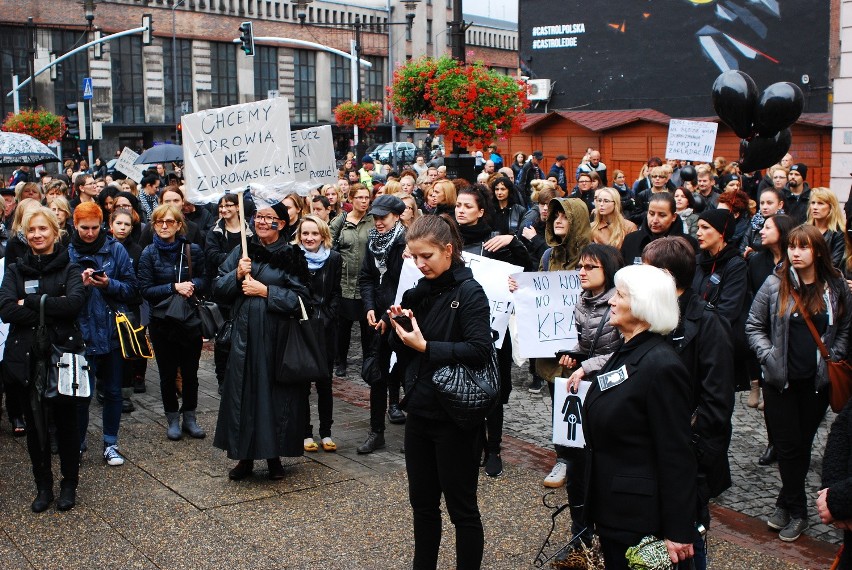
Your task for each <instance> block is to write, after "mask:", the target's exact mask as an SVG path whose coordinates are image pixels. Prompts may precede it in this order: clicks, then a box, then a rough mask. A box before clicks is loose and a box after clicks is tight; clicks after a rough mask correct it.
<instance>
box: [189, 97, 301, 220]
mask: <svg viewBox="0 0 852 570" xmlns="http://www.w3.org/2000/svg"><path fill="white" fill-rule="evenodd" d="M181 124H182V129H183V159H184V176H185V178H186V186H187V198H188V199H189V201H191V202H193V203H195V204H203V203H209V202H216V201H217V200H218V199H219V198H220V197H221V196H222V194H224V193H225V192H226V191H229V190H238V189H242V188H245V187H247V186H249V185H251V186H252V187H253V193H254V194H255V195H256V196H257V195H258V194H261V193H262V192H261V191H260V190H261V189H263V190H265V192H266V193H268V194H270V195H280V196H281V197H283V196H284V194H286V193H287V192H288V191H289V189H291V188H292V187H293V186H294V185H295V183H296V171H297V170H300V171H302V170H304V169H305V168H307V166H306V164H307V162H306V160H305V159H304V157H302V158H301V159H299V160H295V159H294V157H293V141H292V137H291V132H290V106H289V104H288V102H287V98H286V97H278V98H276V99H264V100H263V101H257V102H255V103H245V104H242V105H232V106H230V107H222V108H219V109H208V110H205V111H200V112H198V113H192V114H190V115H184V116H183V117H182V118H181ZM255 187H257V188H258V190H255ZM267 201H268V202H272V201H273V200H267Z"/></svg>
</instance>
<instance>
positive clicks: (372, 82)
mask: <svg viewBox="0 0 852 570" xmlns="http://www.w3.org/2000/svg"><path fill="white" fill-rule="evenodd" d="M364 59H366V60H367V61H369V62H370V63H372V64H373V67H369V68H367V70H366V77H365V81H364V88H365V89H364V101H375V102H377V103H381V102H382V101H384V100H385V58H383V57H378V56H375V55H368V56H366V57H365V58H364Z"/></svg>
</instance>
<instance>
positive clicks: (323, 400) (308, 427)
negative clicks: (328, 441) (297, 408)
mask: <svg viewBox="0 0 852 570" xmlns="http://www.w3.org/2000/svg"><path fill="white" fill-rule="evenodd" d="M311 384H314V385H315V386H316V387H317V413H318V414H319V436H320V439H322V438H324V437H331V424H333V423H334V420H333V419H332V415H333V411H334V398H333V397H332V395H331V376H329V377H328V378H323V379H322V380H317V381H316V382H305V408H304V409H305V438H308V437H313V436H314V426H313V425H312V424H311V406H310V403H309V401H308V399H309V398H310V395H311Z"/></svg>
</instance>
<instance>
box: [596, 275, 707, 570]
mask: <svg viewBox="0 0 852 570" xmlns="http://www.w3.org/2000/svg"><path fill="white" fill-rule="evenodd" d="M609 304H610V317H609V324H611V325H612V326H614V327H615V328H617V329H618V330H619V331H620V332H621V335H622V336H623V337H624V343H623V344H622V345H621V347H619V348H618V349H617V350H616V352H615V353H614V354H613V356H612V358H610V359H609V361H607V363H606V365H604V367H603V368H602V369H601V370H600V372H599V373H598V375H597V377H596V378H595V380H594V381H593V382H592V385H591V387H590V388H589V391H588V393H587V394H586V401H585V405H584V408H583V413H584V418H583V433H584V435H585V438H586V450H587V462H588V480H587V488H588V490H587V492H586V503H585V515H586V521H587V522H588V523H590V524H593V525H594V528H595V532H596V534H597V535H598V536H599V537H600V539H601V548H602V550H603V555H604V560H605V561H606V567H607V570H620V569H624V570H626V569H627V568H628V566H627V559H626V558H625V556H624V555H625V552H626V551H627V549H628V548H630V547H631V546H633V545H636V544H637V543H639V541H640V540H642V538H644V537H646V536H649V535H653V536H655V537H657V538H659V539H664V540H665V545H666V549H667V550H668V554H669V557H670V558H671V560H672V562H673V563H677V562H680V561H683V560H686V559H688V558H690V557H692V555H693V546H692V542H693V539H694V535H695V526H694V524H695V508H694V506H695V505H696V504H697V503H696V501H697V499H696V484H695V481H696V461H695V455H694V453H693V451H692V444H691V429H690V414H691V410H692V408H691V407H690V403H691V395H692V386H691V383H690V378H689V372H688V371H687V369H686V367H685V366H684V365H683V363H682V362H681V360H680V358H678V355H677V353H676V352H675V351H674V349H673V348H672V347H671V345H670V344H669V343H668V342H666V339H665V336H663V335H666V334H668V333H669V332H671V331H672V330H673V329H674V328H675V327H676V326H677V324H678V302H677V293H676V290H675V282H674V279H672V277H671V276H670V275H669V274H667V273H665V272H664V271H663V270H661V269H657V268H656V267H651V266H650V265H632V266H628V267H625V268H623V269H621V270H619V271H618V273H616V274H615V294H614V295H613V296H612V298H611V299H610V301H609Z"/></svg>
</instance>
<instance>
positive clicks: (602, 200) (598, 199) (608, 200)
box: [595, 198, 615, 204]
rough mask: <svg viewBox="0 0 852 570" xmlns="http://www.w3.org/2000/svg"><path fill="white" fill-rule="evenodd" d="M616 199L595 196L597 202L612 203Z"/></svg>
mask: <svg viewBox="0 0 852 570" xmlns="http://www.w3.org/2000/svg"><path fill="white" fill-rule="evenodd" d="M613 202H615V200H610V199H609V198H595V203H596V204H612V203H613Z"/></svg>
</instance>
